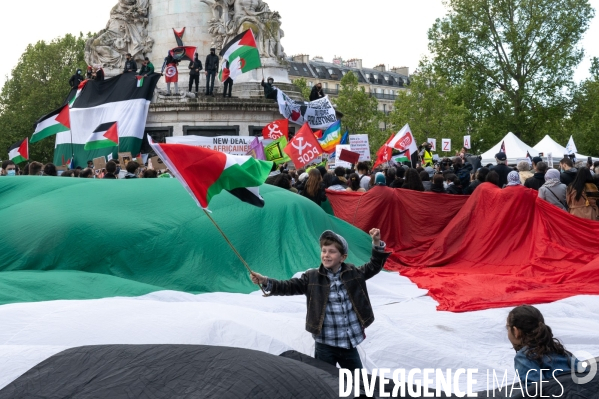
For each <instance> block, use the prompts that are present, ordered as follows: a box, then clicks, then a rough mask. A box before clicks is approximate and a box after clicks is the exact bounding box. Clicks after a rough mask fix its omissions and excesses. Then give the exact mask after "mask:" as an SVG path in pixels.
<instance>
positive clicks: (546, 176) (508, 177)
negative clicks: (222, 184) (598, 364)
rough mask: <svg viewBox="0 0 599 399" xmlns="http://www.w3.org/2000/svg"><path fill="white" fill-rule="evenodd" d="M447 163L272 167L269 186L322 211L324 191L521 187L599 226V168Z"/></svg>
mask: <svg viewBox="0 0 599 399" xmlns="http://www.w3.org/2000/svg"><path fill="white" fill-rule="evenodd" d="M461 154H462V155H458V156H456V157H454V158H453V159H450V158H444V159H442V160H440V161H439V162H436V163H434V164H433V165H432V166H426V167H421V166H418V167H416V168H412V167H410V166H407V165H401V164H398V165H396V166H392V167H382V168H377V169H374V170H371V169H370V166H369V164H368V163H366V162H359V163H358V164H357V165H356V167H355V169H353V168H352V169H346V168H344V167H337V168H335V169H334V170H333V171H327V169H326V168H325V167H324V166H313V167H312V168H308V169H299V170H295V169H293V168H289V169H288V168H287V167H286V166H285V165H281V166H279V167H275V166H273V171H272V172H271V174H270V176H269V178H268V179H267V180H266V183H267V184H272V185H275V186H278V187H281V188H284V189H286V190H291V191H293V192H296V193H298V194H300V195H302V196H304V197H307V198H309V199H310V200H312V201H314V202H315V203H317V204H318V205H320V204H322V203H323V202H324V201H326V190H327V189H329V190H344V191H349V192H365V191H367V190H370V189H371V188H372V187H374V186H386V187H390V188H397V189H403V190H414V191H428V192H432V193H440V194H452V195H471V194H472V193H473V192H474V191H475V190H476V188H477V187H479V186H480V185H481V184H483V183H490V184H493V185H495V186H497V187H499V188H503V189H510V188H512V187H516V186H520V187H525V188H529V189H532V190H536V191H538V195H539V198H541V199H543V200H545V201H547V202H548V203H550V204H552V205H554V206H556V207H558V208H560V209H562V210H564V211H566V212H569V213H571V214H573V215H576V216H579V217H581V218H585V219H590V220H599V209H598V200H599V189H598V187H599V162H595V163H594V164H589V163H584V162H582V163H577V164H576V165H574V163H573V162H572V160H571V159H570V158H567V157H566V158H563V159H562V160H561V161H560V170H558V169H553V168H549V165H548V164H547V163H546V162H544V161H543V159H542V158H540V157H535V158H533V159H532V162H531V163H529V162H526V161H523V162H520V163H518V165H517V166H516V167H511V166H508V164H507V158H506V156H505V154H504V153H502V152H500V153H498V154H496V156H495V159H496V164H495V165H492V164H489V165H486V166H479V167H476V169H475V168H474V167H473V165H472V164H471V163H470V162H469V161H467V160H465V159H466V158H467V157H466V156H464V155H465V153H464V152H461Z"/></svg>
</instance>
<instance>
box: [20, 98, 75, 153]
mask: <svg viewBox="0 0 599 399" xmlns="http://www.w3.org/2000/svg"><path fill="white" fill-rule="evenodd" d="M34 127H35V131H34V132H33V135H32V136H31V140H30V142H31V143H35V142H38V141H40V140H42V139H45V138H46V137H50V136H54V135H55V134H58V133H61V132H68V131H69V130H70V127H71V124H70V122H69V105H68V104H66V105H63V106H62V107H60V108H58V109H55V110H54V111H52V112H50V113H49V114H48V115H44V116H42V117H41V118H40V119H38V121H37V122H35V125H34Z"/></svg>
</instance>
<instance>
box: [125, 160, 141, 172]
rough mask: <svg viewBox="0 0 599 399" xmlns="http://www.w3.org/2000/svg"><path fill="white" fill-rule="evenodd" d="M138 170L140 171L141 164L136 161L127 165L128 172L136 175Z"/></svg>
mask: <svg viewBox="0 0 599 399" xmlns="http://www.w3.org/2000/svg"><path fill="white" fill-rule="evenodd" d="M137 169H139V164H138V163H137V162H136V161H129V162H128V163H127V172H129V173H135V171H136V170H137Z"/></svg>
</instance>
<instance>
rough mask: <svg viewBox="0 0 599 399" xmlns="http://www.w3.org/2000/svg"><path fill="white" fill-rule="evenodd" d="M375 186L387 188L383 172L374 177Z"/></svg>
mask: <svg viewBox="0 0 599 399" xmlns="http://www.w3.org/2000/svg"><path fill="white" fill-rule="evenodd" d="M374 185H375V186H386V185H387V179H386V178H385V174H384V173H383V172H377V173H376V175H375V176H374Z"/></svg>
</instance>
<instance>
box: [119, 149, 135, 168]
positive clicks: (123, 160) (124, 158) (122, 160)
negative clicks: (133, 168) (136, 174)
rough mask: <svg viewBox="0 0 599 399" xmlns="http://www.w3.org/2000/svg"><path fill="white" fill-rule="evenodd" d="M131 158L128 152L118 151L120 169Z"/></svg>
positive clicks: (124, 166)
mask: <svg viewBox="0 0 599 399" xmlns="http://www.w3.org/2000/svg"><path fill="white" fill-rule="evenodd" d="M132 159H133V157H132V156H131V153H130V152H119V164H120V165H121V169H123V170H124V169H125V168H126V167H127V164H128V163H129V162H130V161H131V160H132Z"/></svg>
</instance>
